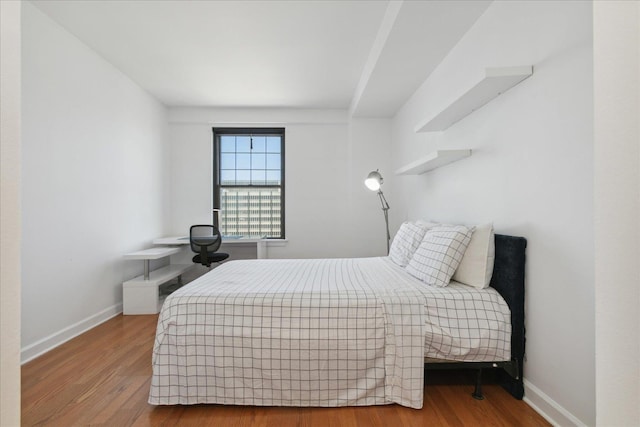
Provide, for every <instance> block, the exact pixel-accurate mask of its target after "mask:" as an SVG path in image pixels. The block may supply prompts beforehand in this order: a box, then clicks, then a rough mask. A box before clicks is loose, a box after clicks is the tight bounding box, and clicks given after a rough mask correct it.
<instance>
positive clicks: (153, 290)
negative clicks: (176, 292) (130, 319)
mask: <svg viewBox="0 0 640 427" xmlns="http://www.w3.org/2000/svg"><path fill="white" fill-rule="evenodd" d="M178 252H180V248H166V247H165V248H150V249H145V250H142V251H137V252H130V253H128V254H124V258H125V259H135V260H142V261H144V274H143V275H141V276H138V277H136V278H133V279H131V280H127V281H126V282H124V283H123V284H122V312H123V314H155V313H158V312H160V307H162V303H163V301H164V298H163V297H162V296H161V295H160V285H162V284H164V283H166V282H168V281H170V280H172V279H175V278H176V277H177V278H178V285H179V286H180V285H181V283H182V274H183V273H185V272H187V271H188V270H190V269H191V268H192V267H193V264H169V265H166V266H164V267H162V268H159V269H157V270H154V271H149V261H150V260H154V259H161V258H165V257H169V256H171V255H174V254H177V253H178Z"/></svg>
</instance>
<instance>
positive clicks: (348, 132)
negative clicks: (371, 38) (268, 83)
mask: <svg viewBox="0 0 640 427" xmlns="http://www.w3.org/2000/svg"><path fill="white" fill-rule="evenodd" d="M169 121H170V125H169V135H170V137H169V139H170V146H171V148H170V150H171V200H172V203H171V213H170V231H171V233H173V234H187V232H188V229H189V226H190V225H192V224H195V223H198V222H204V223H209V222H210V221H211V214H210V212H211V206H212V175H211V174H212V169H211V161H212V160H211V159H212V152H211V150H212V131H211V128H212V127H214V126H229V127H233V126H235V127H252V126H256V127H258V126H260V127H284V128H285V233H286V239H287V242H286V244H284V245H277V246H270V247H269V249H268V256H269V257H270V258H315V257H351V256H376V255H384V254H385V251H386V244H385V233H384V220H383V216H382V212H381V211H379V206H378V203H379V202H378V198H377V196H376V195H375V194H374V193H371V192H369V191H368V190H367V189H366V187H364V184H363V181H364V178H365V177H366V175H367V173H369V172H370V171H371V170H373V169H375V168H378V167H380V168H382V169H384V167H385V166H386V165H388V164H389V147H388V141H389V136H390V123H389V121H388V120H358V121H354V122H353V123H349V122H348V120H347V114H346V111H335V110H329V111H322V110H312V111H310V110H279V109H267V110H265V109H197V108H196V109H184V108H173V109H171V110H170V120H169Z"/></svg>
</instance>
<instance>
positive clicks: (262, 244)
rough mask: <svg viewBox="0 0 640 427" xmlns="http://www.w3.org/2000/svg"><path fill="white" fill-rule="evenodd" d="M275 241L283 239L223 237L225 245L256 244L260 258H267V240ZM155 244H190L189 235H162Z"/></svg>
mask: <svg viewBox="0 0 640 427" xmlns="http://www.w3.org/2000/svg"><path fill="white" fill-rule="evenodd" d="M273 241H276V242H282V241H283V240H275V239H260V238H251V237H238V238H233V237H232V238H229V237H223V238H222V244H223V245H247V244H254V245H256V257H257V258H258V259H264V258H267V242H273ZM153 244H154V245H166V246H178V245H188V244H189V236H173V237H161V238H159V239H155V240H154V241H153Z"/></svg>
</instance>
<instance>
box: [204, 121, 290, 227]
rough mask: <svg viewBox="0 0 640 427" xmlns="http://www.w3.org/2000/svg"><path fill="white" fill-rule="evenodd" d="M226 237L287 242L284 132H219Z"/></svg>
mask: <svg viewBox="0 0 640 427" xmlns="http://www.w3.org/2000/svg"><path fill="white" fill-rule="evenodd" d="M214 148H215V149H214V180H215V185H214V206H216V207H217V208H219V209H220V215H219V228H220V232H221V233H222V235H223V236H238V237H240V236H245V237H259V238H284V221H283V220H284V212H283V210H284V209H283V207H284V203H283V198H284V197H283V196H284V191H283V190H284V185H283V176H284V168H283V164H284V129H233V128H226V129H218V128H215V129H214Z"/></svg>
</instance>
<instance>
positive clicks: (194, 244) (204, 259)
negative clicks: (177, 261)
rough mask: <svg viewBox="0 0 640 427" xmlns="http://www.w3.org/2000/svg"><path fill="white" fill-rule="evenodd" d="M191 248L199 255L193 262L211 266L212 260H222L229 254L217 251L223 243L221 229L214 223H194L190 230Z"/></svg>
mask: <svg viewBox="0 0 640 427" xmlns="http://www.w3.org/2000/svg"><path fill="white" fill-rule="evenodd" d="M189 242H190V244H191V250H192V251H193V252H195V253H197V254H198V255H196V256H194V257H193V262H195V263H198V264H202V265H204V266H207V267H211V263H212V262H222V261H224V260H225V259H227V258H229V254H225V253H223V252H216V251H217V250H218V249H219V248H220V245H221V244H222V235H221V234H220V230H218V228H217V227H216V226H214V225H192V226H191V229H190V230H189Z"/></svg>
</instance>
